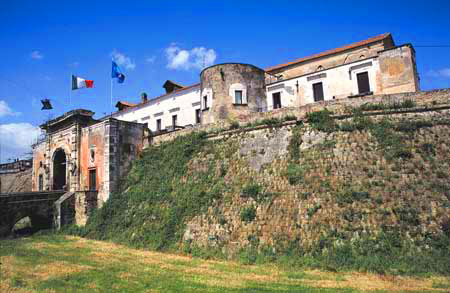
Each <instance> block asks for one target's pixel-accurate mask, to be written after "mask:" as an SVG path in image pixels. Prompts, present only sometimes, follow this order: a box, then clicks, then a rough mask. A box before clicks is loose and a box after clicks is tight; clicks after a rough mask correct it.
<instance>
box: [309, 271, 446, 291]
mask: <svg viewBox="0 0 450 293" xmlns="http://www.w3.org/2000/svg"><path fill="white" fill-rule="evenodd" d="M307 273H308V274H310V275H314V276H317V277H320V278H321V279H319V280H308V279H305V280H304V281H305V283H306V284H308V285H312V286H314V287H320V288H355V289H358V290H363V291H369V290H375V289H376V290H386V291H388V292H393V291H439V290H437V289H435V288H433V287H432V284H433V279H432V278H428V279H424V278H413V277H402V276H385V275H376V274H368V273H357V272H352V273H327V272H320V271H307ZM338 276H339V277H340V278H343V279H341V280H338V279H340V278H338Z"/></svg>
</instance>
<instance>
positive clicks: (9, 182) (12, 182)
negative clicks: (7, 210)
mask: <svg viewBox="0 0 450 293" xmlns="http://www.w3.org/2000/svg"><path fill="white" fill-rule="evenodd" d="M31 173H32V170H31V168H29V169H26V170H24V171H19V172H15V173H4V174H0V193H9V192H26V191H31Z"/></svg>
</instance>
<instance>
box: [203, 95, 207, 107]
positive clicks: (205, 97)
mask: <svg viewBox="0 0 450 293" xmlns="http://www.w3.org/2000/svg"><path fill="white" fill-rule="evenodd" d="M206 109H208V96H204V97H203V110H206Z"/></svg>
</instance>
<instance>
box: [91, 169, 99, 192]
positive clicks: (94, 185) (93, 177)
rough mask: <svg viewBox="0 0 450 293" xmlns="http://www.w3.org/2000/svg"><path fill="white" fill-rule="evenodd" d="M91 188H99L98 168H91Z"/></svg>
mask: <svg viewBox="0 0 450 293" xmlns="http://www.w3.org/2000/svg"><path fill="white" fill-rule="evenodd" d="M89 190H97V170H96V169H91V170H89Z"/></svg>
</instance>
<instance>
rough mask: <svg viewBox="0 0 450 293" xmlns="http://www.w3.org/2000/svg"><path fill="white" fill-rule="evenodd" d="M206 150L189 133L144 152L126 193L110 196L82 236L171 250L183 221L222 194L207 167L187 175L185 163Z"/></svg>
mask: <svg viewBox="0 0 450 293" xmlns="http://www.w3.org/2000/svg"><path fill="white" fill-rule="evenodd" d="M207 145H208V142H207V141H206V139H205V135H204V134H201V133H200V134H198V133H195V134H191V135H187V136H181V137H177V138H176V139H175V140H173V141H171V142H166V143H163V144H161V145H159V146H152V147H150V148H148V149H147V150H145V152H144V153H143V155H142V158H141V159H140V160H137V161H135V164H134V166H133V168H132V170H131V171H130V173H129V175H128V177H127V180H126V185H125V186H124V188H123V190H126V192H119V193H116V194H113V195H112V196H111V198H110V200H108V201H107V202H106V203H105V204H104V206H103V207H102V208H101V209H99V210H98V211H97V212H96V213H95V214H94V215H93V216H92V217H91V219H90V220H89V222H88V224H87V227H86V229H85V230H86V231H85V234H86V235H88V236H89V237H93V238H98V239H110V240H114V241H118V242H122V243H128V244H131V245H133V246H137V247H149V248H153V249H167V248H171V247H173V246H174V245H175V244H176V243H177V242H179V241H180V239H181V237H182V233H183V228H184V225H185V222H186V221H187V219H189V218H190V217H193V216H194V215H197V214H200V213H201V212H202V211H204V210H205V209H207V208H208V206H210V205H211V203H212V202H213V201H214V200H215V199H218V198H221V196H222V193H223V192H224V190H225V189H226V187H225V183H224V181H223V179H221V178H219V177H218V176H217V177H216V175H215V172H214V171H213V170H215V165H214V162H212V161H211V162H210V163H209V167H208V168H207V169H206V170H203V171H201V170H198V171H197V172H195V173H193V174H188V173H187V172H188V169H187V163H188V162H189V160H190V159H191V158H192V157H193V156H194V155H195V154H197V153H198V152H199V151H201V150H202V149H203V148H204V147H206V146H207ZM125 187H126V188H125Z"/></svg>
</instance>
